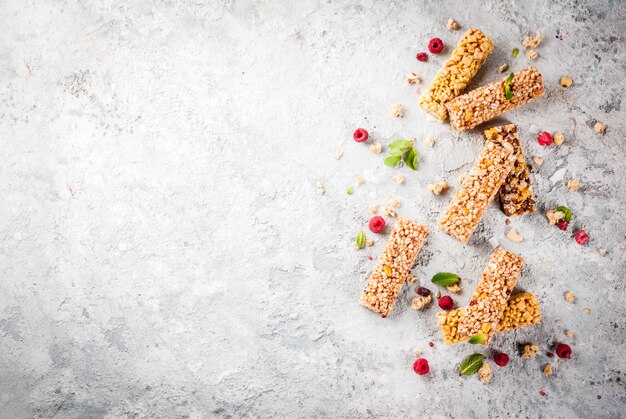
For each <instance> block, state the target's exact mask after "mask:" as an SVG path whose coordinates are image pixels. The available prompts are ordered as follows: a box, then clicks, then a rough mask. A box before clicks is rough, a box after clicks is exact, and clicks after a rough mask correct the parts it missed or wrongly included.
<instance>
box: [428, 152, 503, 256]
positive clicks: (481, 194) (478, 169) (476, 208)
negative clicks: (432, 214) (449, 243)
mask: <svg viewBox="0 0 626 419" xmlns="http://www.w3.org/2000/svg"><path fill="white" fill-rule="evenodd" d="M514 163H515V156H514V154H513V146H511V145H510V144H508V143H503V144H500V143H496V142H493V141H487V142H486V143H485V148H484V149H483V151H482V152H481V153H480V155H479V156H478V159H477V160H476V162H475V163H474V167H473V168H472V169H471V170H470V171H469V173H467V174H466V175H465V176H464V177H463V182H462V183H461V187H460V188H459V190H458V191H457V192H456V193H455V194H454V198H453V199H452V202H450V205H449V206H448V209H447V210H446V212H445V213H444V214H443V217H442V218H441V221H440V222H439V228H440V229H441V230H443V231H445V232H446V233H448V234H450V235H451V236H452V237H454V238H455V239H457V240H458V241H460V242H461V243H463V244H467V242H468V241H469V239H470V237H471V236H472V233H473V232H474V229H475V228H476V226H477V225H478V221H480V219H481V217H482V216H483V213H484V212H485V210H486V209H487V206H489V203H490V202H491V201H492V200H493V198H494V197H495V195H496V193H497V192H498V189H500V186H502V183H503V182H504V180H505V179H506V177H507V175H508V174H509V173H510V172H511V170H512V168H513V164H514Z"/></svg>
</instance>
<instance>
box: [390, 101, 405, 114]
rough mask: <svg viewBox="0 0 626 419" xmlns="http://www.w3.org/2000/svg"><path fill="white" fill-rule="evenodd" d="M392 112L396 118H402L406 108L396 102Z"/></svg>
mask: <svg viewBox="0 0 626 419" xmlns="http://www.w3.org/2000/svg"><path fill="white" fill-rule="evenodd" d="M391 114H392V115H393V116H395V117H396V118H402V117H403V116H404V108H403V107H402V104H401V103H396V104H395V105H393V108H391Z"/></svg>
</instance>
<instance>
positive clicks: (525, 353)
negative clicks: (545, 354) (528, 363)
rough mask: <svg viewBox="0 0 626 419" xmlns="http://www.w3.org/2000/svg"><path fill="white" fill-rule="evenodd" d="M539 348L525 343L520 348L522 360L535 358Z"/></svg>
mask: <svg viewBox="0 0 626 419" xmlns="http://www.w3.org/2000/svg"><path fill="white" fill-rule="evenodd" d="M538 351H539V346H537V345H533V344H532V343H527V344H525V345H524V346H523V347H522V359H532V358H534V357H535V356H537V352H538Z"/></svg>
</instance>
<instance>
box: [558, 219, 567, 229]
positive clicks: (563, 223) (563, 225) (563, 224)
mask: <svg viewBox="0 0 626 419" xmlns="http://www.w3.org/2000/svg"><path fill="white" fill-rule="evenodd" d="M568 225H569V223H568V222H567V221H565V220H561V221H559V222H558V223H557V225H556V226H557V227H558V228H559V229H560V230H563V231H565V230H567V226H568Z"/></svg>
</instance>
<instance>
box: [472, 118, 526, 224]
mask: <svg viewBox="0 0 626 419" xmlns="http://www.w3.org/2000/svg"><path fill="white" fill-rule="evenodd" d="M483 134H484V135H485V138H486V139H487V141H495V142H498V143H501V144H502V143H509V144H511V145H512V146H513V150H514V151H513V153H514V155H515V164H514V165H513V170H511V173H509V175H508V176H507V178H506V179H505V180H504V183H503V184H502V186H501V187H500V205H501V206H502V211H504V213H505V214H506V215H507V216H509V217H512V216H515V215H523V214H527V213H529V212H533V211H535V210H536V209H537V206H536V204H535V200H534V199H533V194H532V190H531V187H530V173H529V172H528V165H527V164H526V158H525V157H524V153H523V152H522V146H521V144H520V141H519V139H518V138H517V126H515V125H514V124H510V125H502V126H499V127H494V128H490V129H488V130H485V131H484V132H483Z"/></svg>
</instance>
